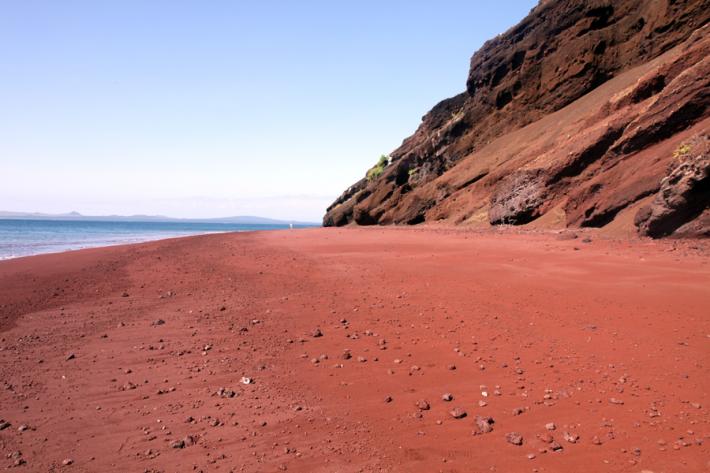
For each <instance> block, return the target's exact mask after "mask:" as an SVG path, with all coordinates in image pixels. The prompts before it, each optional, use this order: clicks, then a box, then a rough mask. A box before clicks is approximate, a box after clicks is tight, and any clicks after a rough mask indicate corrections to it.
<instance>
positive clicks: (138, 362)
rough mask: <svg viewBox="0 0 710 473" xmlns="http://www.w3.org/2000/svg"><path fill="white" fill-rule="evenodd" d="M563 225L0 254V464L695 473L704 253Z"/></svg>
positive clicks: (214, 237) (236, 237) (234, 238)
mask: <svg viewBox="0 0 710 473" xmlns="http://www.w3.org/2000/svg"><path fill="white" fill-rule="evenodd" d="M576 233H579V238H577V239H562V238H559V237H558V235H557V234H554V233H550V232H543V233H534V234H533V233H529V232H528V233H522V232H518V231H508V230H506V231H503V232H495V233H492V232H477V231H467V230H466V229H463V231H460V229H457V228H443V227H430V226H429V227H419V228H412V227H398V228H387V227H369V228H345V229H326V228H315V229H303V231H299V232H288V233H284V232H280V231H271V230H269V231H255V232H251V231H250V232H238V233H237V232H235V233H218V234H208V235H192V236H189V237H188V236H185V237H177V238H168V239H162V240H154V241H150V242H143V243H136V244H128V245H116V246H108V247H99V248H88V249H83V250H77V251H72V252H63V253H53V254H42V255H35V256H31V257H22V258H16V259H11V260H4V261H2V262H0V379H1V380H2V382H3V383H4V389H2V390H0V405H1V406H3V408H2V409H0V421H2V422H7V423H9V424H10V426H8V427H7V428H5V429H3V430H0V444H2V445H3V453H4V454H6V455H9V456H8V457H5V456H3V460H2V461H0V465H2V464H5V466H12V465H13V464H14V462H16V461H22V462H24V468H26V470H27V471H52V470H55V469H56V470H59V469H64V468H67V469H68V468H71V469H72V471H77V472H78V471H80V472H84V471H86V472H91V471H116V472H118V471H177V470H178V469H180V468H181V466H180V465H196V468H197V469H198V470H200V469H202V470H205V471H207V470H209V471H211V470H213V469H215V468H217V467H219V469H224V470H225V471H230V470H243V471H263V472H268V471H281V470H284V469H286V470H288V471H302V472H312V471H314V472H332V471H342V472H355V471H391V472H398V471H407V472H420V471H421V472H429V471H440V470H442V471H447V472H467V471H472V469H473V470H476V469H478V470H481V471H489V470H490V468H494V469H495V470H496V471H530V470H531V469H533V468H537V469H538V470H539V471H540V472H544V471H566V470H574V471H578V472H581V473H585V472H590V473H591V472H596V471H599V470H600V469H603V470H604V471H612V472H617V471H618V472H622V471H629V469H631V470H632V471H641V470H651V471H657V472H658V471H670V470H672V471H679V472H694V471H701V470H703V469H704V468H706V466H707V465H706V461H707V458H708V455H710V431H708V430H707V428H706V427H707V425H708V423H709V422H710V415H708V411H707V406H708V405H710V398H709V397H708V396H709V395H708V393H710V381H708V379H710V377H708V376H707V375H708V366H707V350H706V346H707V334H710V320H708V318H707V316H706V315H705V314H707V313H708V309H710V251H709V247H708V244H707V243H706V242H705V241H695V240H684V241H681V240H666V241H656V240H615V239H608V238H605V237H603V236H601V235H594V234H589V233H587V232H576ZM589 236H591V241H590V242H586V243H583V242H582V240H583V239H584V238H585V237H589ZM316 329H318V330H316ZM314 335H318V336H314ZM243 377H246V378H249V379H250V380H251V381H252V382H251V383H250V384H244V383H243V382H241V381H240V380H241V379H242V378H243ZM483 392H486V393H487V395H486V396H484V395H483V394H482V393H483ZM444 393H451V394H452V397H453V400H452V401H448V402H447V401H444V400H442V395H443V394H444ZM422 400H426V403H427V405H428V406H429V408H427V409H423V408H422V407H421V406H422V405H423V404H421V402H420V401H422ZM696 406H699V407H696ZM454 408H458V409H459V411H457V415H458V413H460V411H465V413H466V416H465V417H463V418H455V417H454V416H453V415H452V414H451V413H450V412H449V411H453V410H454ZM477 416H486V417H488V416H489V417H492V418H493V419H494V420H495V422H494V423H493V424H492V429H493V430H492V432H490V433H477V432H476V430H477V429H478V428H479V427H478V424H477V422H476V419H477ZM550 422H553V423H555V425H556V430H553V431H550V430H547V429H546V428H545V425H546V424H547V423H550ZM688 431H692V432H693V433H692V434H690V433H688ZM511 432H516V433H519V434H520V435H521V436H522V437H523V444H522V445H521V446H518V445H513V444H511V443H509V442H508V441H507V440H506V435H507V434H509V433H511ZM474 434H476V435H474ZM546 435H548V436H550V437H552V438H553V441H554V442H557V443H558V444H559V445H560V446H561V447H562V450H561V451H552V450H550V445H551V444H549V443H547V442H546V437H545V436H546ZM575 436H579V437H578V438H576V437H575ZM568 438H572V439H575V440H574V441H570V440H568ZM661 442H663V443H661ZM676 447H677V448H676ZM636 449H638V451H639V452H640V453H638V454H637V450H636ZM543 450H544V452H543ZM17 452H19V454H18V453H17ZM529 455H532V456H533V458H532V459H531V458H528V457H529ZM65 460H71V466H62V463H63V462H64V461H65ZM2 462H4V463H2ZM478 470H476V471H478Z"/></svg>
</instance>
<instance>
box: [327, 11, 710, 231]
mask: <svg viewBox="0 0 710 473" xmlns="http://www.w3.org/2000/svg"><path fill="white" fill-rule="evenodd" d="M708 19H710V0H687V1H672V0H660V1H652V0H641V1H626V0H618V1H613V2H612V1H608V0H606V1H589V2H578V1H571V0H552V1H546V2H541V3H540V4H539V5H538V6H537V7H535V8H534V9H533V10H532V11H531V12H530V14H529V15H528V16H527V17H526V18H525V19H524V20H523V21H522V22H520V23H519V24H518V25H517V26H515V27H513V28H512V29H510V30H508V31H507V32H506V33H505V34H503V35H500V36H498V37H497V38H495V39H493V40H491V41H488V42H487V43H486V44H484V46H483V47H482V48H481V49H480V50H479V51H478V52H476V53H475V54H474V55H473V57H472V59H471V69H470V72H469V76H468V80H467V82H466V90H465V92H463V93H461V94H459V95H457V96H455V97H452V98H450V99H447V100H444V101H442V102H441V103H439V104H437V105H436V106H435V107H434V108H433V109H432V110H431V111H430V112H429V113H428V114H426V115H425V116H424V118H423V121H422V123H421V125H420V126H419V128H418V129H417V131H416V132H415V133H414V134H413V135H412V136H410V137H409V138H407V139H405V140H404V142H403V143H402V145H401V146H400V147H399V148H397V149H396V150H395V151H393V152H392V154H391V159H390V161H389V162H388V163H387V164H386V166H385V167H384V170H383V171H382V172H381V173H380V172H378V173H371V176H370V178H369V179H368V178H363V179H362V180H360V181H358V182H357V183H355V184H353V185H352V186H351V187H350V188H349V189H347V190H346V191H345V192H344V193H343V194H342V195H341V196H340V197H339V198H338V199H337V200H336V201H335V202H334V203H333V204H332V205H331V206H330V207H329V208H328V210H327V213H326V215H325V217H324V219H323V223H324V225H326V226H340V225H346V224H349V223H357V224H360V225H373V224H417V223H422V222H432V221H445V222H449V223H457V224H468V225H497V224H515V225H523V224H536V225H538V226H542V227H544V226H545V225H552V223H553V222H556V223H555V224H560V221H561V225H562V226H567V227H604V226H606V225H609V224H611V223H612V222H615V221H616V222H615V225H616V226H628V227H629V228H635V229H637V230H638V232H639V233H641V234H643V235H649V236H653V237H658V236H667V235H681V234H682V235H707V234H708V225H707V220H708V213H709V212H708V203H709V198H708V192H707V186H708V183H707V182H708V177H707V176H708V171H707V162H708V146H707V140H708V138H707V136H708V130H709V128H710V127H709V125H710V106H709V105H710V59H709V58H710V35H708V32H709V31H710V25H708ZM375 175H376V177H374V176H375ZM551 212H554V214H555V215H560V216H561V217H560V218H557V219H553V218H543V217H545V216H546V215H548V214H550V213H551ZM627 214H629V215H627Z"/></svg>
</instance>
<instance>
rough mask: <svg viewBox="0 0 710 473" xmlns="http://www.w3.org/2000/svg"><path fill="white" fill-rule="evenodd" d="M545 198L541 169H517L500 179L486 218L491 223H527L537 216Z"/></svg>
mask: <svg viewBox="0 0 710 473" xmlns="http://www.w3.org/2000/svg"><path fill="white" fill-rule="evenodd" d="M544 199H545V183H544V177H543V175H542V172H541V170H539V169H535V170H522V171H517V172H514V173H512V174H510V175H509V176H507V177H505V178H504V179H502V180H501V182H500V183H499V184H498V186H497V187H496V190H495V191H493V195H492V196H491V208H490V210H489V211H488V219H489V221H490V222H491V223H492V224H494V225H495V224H501V223H510V224H521V223H527V222H529V221H531V220H533V219H534V218H535V217H537V216H538V210H539V208H540V206H541V205H542V204H543V202H544Z"/></svg>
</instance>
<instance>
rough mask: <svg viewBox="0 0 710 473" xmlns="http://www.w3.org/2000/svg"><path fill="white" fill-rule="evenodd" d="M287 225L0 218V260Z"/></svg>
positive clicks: (279, 227) (276, 228)
mask: <svg viewBox="0 0 710 473" xmlns="http://www.w3.org/2000/svg"><path fill="white" fill-rule="evenodd" d="M286 228H289V226H288V225H263V224H260V225H250V224H230V223H190V222H126V221H122V222H109V221H76V220H69V221H67V220H0V260H3V259H9V258H18V257H20V256H30V255H37V254H42V253H56V252H61V251H69V250H78V249H81V248H93V247H97V246H111V245H122V244H126V243H138V242H142V241H152V240H160V239H162V238H172V237H180V236H188V235H201V234H205V233H221V232H244V231H254V230H280V229H286Z"/></svg>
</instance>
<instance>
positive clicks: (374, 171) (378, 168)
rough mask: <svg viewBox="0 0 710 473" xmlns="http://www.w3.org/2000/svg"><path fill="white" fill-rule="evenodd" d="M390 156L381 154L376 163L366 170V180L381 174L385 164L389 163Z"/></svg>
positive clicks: (372, 179) (373, 178)
mask: <svg viewBox="0 0 710 473" xmlns="http://www.w3.org/2000/svg"><path fill="white" fill-rule="evenodd" d="M389 160H390V157H389V156H387V155H384V154H383V155H381V156H380V159H379V160H378V161H377V164H375V165H374V166H372V167H371V168H370V170H369V171H367V180H368V181H374V180H375V179H377V178H378V177H380V176H381V175H382V173H383V172H385V167H387V164H388V163H389Z"/></svg>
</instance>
